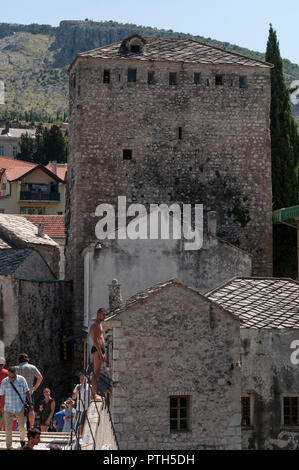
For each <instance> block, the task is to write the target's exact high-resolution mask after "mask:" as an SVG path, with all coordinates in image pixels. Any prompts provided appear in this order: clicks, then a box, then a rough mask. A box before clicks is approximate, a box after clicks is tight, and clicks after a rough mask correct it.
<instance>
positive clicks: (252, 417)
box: [241, 393, 254, 428]
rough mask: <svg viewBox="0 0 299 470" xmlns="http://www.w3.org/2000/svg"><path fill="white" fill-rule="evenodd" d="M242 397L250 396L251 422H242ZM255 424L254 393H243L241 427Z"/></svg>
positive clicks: (250, 426) (249, 426)
mask: <svg viewBox="0 0 299 470" xmlns="http://www.w3.org/2000/svg"><path fill="white" fill-rule="evenodd" d="M242 398H249V424H242V421H243V404H242ZM253 426H254V395H253V394H252V393H241V428H252V427H253Z"/></svg>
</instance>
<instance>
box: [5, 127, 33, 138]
mask: <svg viewBox="0 0 299 470" xmlns="http://www.w3.org/2000/svg"><path fill="white" fill-rule="evenodd" d="M2 131H5V128H0V137H14V138H20V137H21V135H22V134H26V132H27V134H28V135H30V136H31V137H35V132H36V130H35V129H20V128H14V127H10V128H9V133H8V134H7V133H5V134H2Z"/></svg>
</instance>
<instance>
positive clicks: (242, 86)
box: [239, 77, 246, 88]
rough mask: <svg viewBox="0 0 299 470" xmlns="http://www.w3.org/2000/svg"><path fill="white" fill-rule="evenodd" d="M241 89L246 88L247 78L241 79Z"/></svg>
mask: <svg viewBox="0 0 299 470" xmlns="http://www.w3.org/2000/svg"><path fill="white" fill-rule="evenodd" d="M239 87H240V88H246V77H239Z"/></svg>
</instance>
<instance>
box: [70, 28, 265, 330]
mask: <svg viewBox="0 0 299 470" xmlns="http://www.w3.org/2000/svg"><path fill="white" fill-rule="evenodd" d="M270 70H271V64H267V63H265V62H261V61H258V60H255V59H251V58H248V57H245V56H242V55H239V54H235V53H231V52H228V51H224V50H221V49H217V48H215V47H211V46H208V45H206V44H201V43H199V42H196V41H193V40H189V39H173V38H172V39H169V38H143V37H141V36H139V35H137V34H136V35H133V36H131V37H129V38H127V39H125V40H124V41H123V42H121V43H116V44H112V45H109V46H105V47H101V48H99V49H95V50H92V51H88V52H84V53H81V54H79V55H78V56H77V58H76V59H75V61H74V62H73V63H72V64H71V66H70V68H69V79H70V143H69V163H68V183H67V186H68V188H67V214H66V221H67V245H66V260H67V267H66V272H67V276H68V278H69V279H72V280H73V281H74V292H75V296H76V298H75V318H74V325H73V326H74V328H75V329H77V330H78V329H80V328H81V325H82V308H83V258H82V256H81V254H80V253H81V250H82V249H83V248H84V247H86V246H88V245H89V244H90V243H93V242H94V241H95V224H96V222H97V220H98V219H97V218H96V217H95V208H96V206H97V205H99V204H100V203H110V204H116V203H117V197H118V196H127V201H128V203H131V202H139V203H143V204H150V203H162V202H163V203H166V204H169V203H170V202H178V203H183V202H185V203H191V204H195V203H203V205H204V211H210V210H215V211H217V217H218V220H217V226H218V227H219V231H218V235H219V236H221V237H222V238H224V239H225V240H227V241H229V242H231V243H233V244H235V245H239V246H240V247H241V248H243V249H244V250H246V251H247V252H249V253H251V254H252V255H253V274H254V275H258V276H270V275H272V191H271V154H270V130H269V109H270ZM76 312H77V313H76Z"/></svg>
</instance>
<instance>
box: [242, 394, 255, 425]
mask: <svg viewBox="0 0 299 470" xmlns="http://www.w3.org/2000/svg"><path fill="white" fill-rule="evenodd" d="M241 425H242V426H245V427H246V426H252V425H253V396H252V395H251V394H245V393H244V394H242V396H241Z"/></svg>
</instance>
